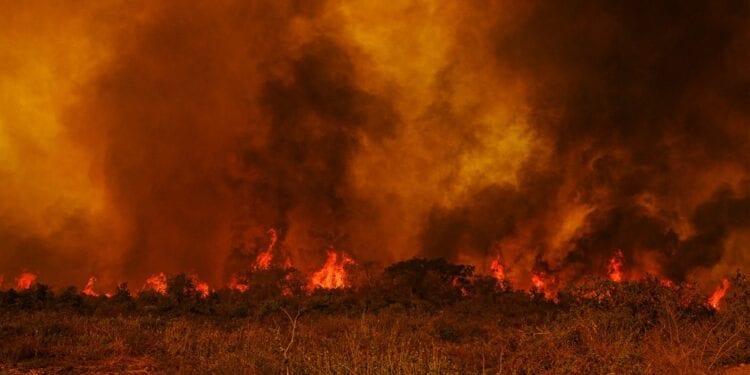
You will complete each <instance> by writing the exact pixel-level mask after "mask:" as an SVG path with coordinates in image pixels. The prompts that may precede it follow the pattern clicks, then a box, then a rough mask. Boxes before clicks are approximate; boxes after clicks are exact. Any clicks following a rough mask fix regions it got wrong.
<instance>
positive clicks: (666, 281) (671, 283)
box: [659, 278, 677, 289]
mask: <svg viewBox="0 0 750 375" xmlns="http://www.w3.org/2000/svg"><path fill="white" fill-rule="evenodd" d="M659 283H660V284H661V285H663V286H665V287H667V288H669V289H675V288H677V286H676V285H675V283H674V281H672V280H670V279H667V278H661V279H659Z"/></svg>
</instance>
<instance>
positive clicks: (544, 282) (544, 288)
mask: <svg viewBox="0 0 750 375" xmlns="http://www.w3.org/2000/svg"><path fill="white" fill-rule="evenodd" d="M554 282H555V278H554V276H549V275H547V273H545V272H544V271H539V272H534V273H533V274H532V275H531V285H532V291H536V292H543V293H544V297H545V298H547V299H553V298H556V294H557V293H556V292H555V291H553V290H550V283H552V284H554Z"/></svg>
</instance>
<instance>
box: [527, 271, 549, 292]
mask: <svg viewBox="0 0 750 375" xmlns="http://www.w3.org/2000/svg"><path fill="white" fill-rule="evenodd" d="M546 277H547V275H546V274H545V273H544V272H539V273H534V274H533V275H532V276H531V285H533V287H534V289H536V290H539V291H544V289H545V288H546V287H547V280H546Z"/></svg>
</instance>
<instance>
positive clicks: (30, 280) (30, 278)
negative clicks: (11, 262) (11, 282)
mask: <svg viewBox="0 0 750 375" xmlns="http://www.w3.org/2000/svg"><path fill="white" fill-rule="evenodd" d="M36 278H37V276H36V274H34V273H31V272H23V273H21V275H19V276H18V277H17V278H16V288H17V289H18V290H26V289H29V288H31V287H32V286H33V285H34V283H36Z"/></svg>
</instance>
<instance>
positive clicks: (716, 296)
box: [708, 278, 729, 310]
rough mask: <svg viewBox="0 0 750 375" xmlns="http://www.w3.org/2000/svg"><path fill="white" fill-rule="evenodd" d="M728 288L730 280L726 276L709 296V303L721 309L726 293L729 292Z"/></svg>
mask: <svg viewBox="0 0 750 375" xmlns="http://www.w3.org/2000/svg"><path fill="white" fill-rule="evenodd" d="M727 290H729V280H727V279H726V278H725V279H722V280H721V285H720V286H719V287H717V288H716V290H715V291H714V292H713V294H711V297H709V299H708V304H709V305H710V306H711V307H713V308H714V309H716V310H719V305H720V304H721V300H722V298H724V295H726V294H727Z"/></svg>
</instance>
